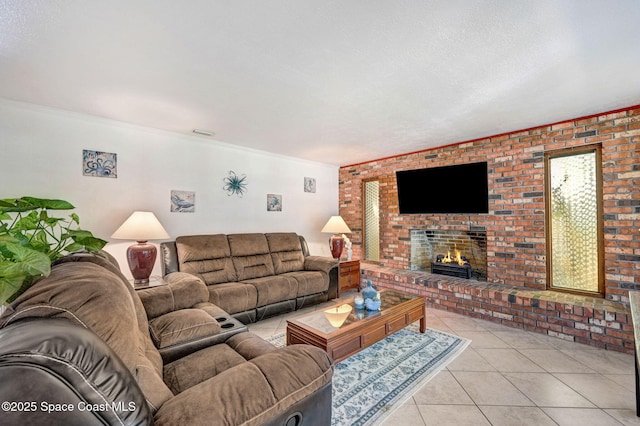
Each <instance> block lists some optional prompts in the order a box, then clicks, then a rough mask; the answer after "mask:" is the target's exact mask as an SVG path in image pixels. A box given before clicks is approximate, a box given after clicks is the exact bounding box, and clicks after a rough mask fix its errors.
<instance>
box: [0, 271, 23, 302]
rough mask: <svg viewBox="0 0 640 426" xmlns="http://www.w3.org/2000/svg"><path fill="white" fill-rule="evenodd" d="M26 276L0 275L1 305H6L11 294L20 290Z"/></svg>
mask: <svg viewBox="0 0 640 426" xmlns="http://www.w3.org/2000/svg"><path fill="white" fill-rule="evenodd" d="M25 278H26V276H25V275H21V276H20V275H14V276H11V277H3V276H0V305H4V304H5V303H6V301H7V300H8V299H9V298H10V297H11V296H13V295H14V294H15V293H16V292H17V291H18V290H20V287H22V283H23V282H24V280H25Z"/></svg>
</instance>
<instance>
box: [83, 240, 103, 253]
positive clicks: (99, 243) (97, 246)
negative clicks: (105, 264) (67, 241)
mask: <svg viewBox="0 0 640 426" xmlns="http://www.w3.org/2000/svg"><path fill="white" fill-rule="evenodd" d="M82 244H83V245H84V247H85V248H86V249H87V250H88V251H91V252H94V251H99V250H102V248H103V247H104V246H106V245H107V242H106V241H105V240H102V239H100V238H96V237H89V238H85V239H83V240H82Z"/></svg>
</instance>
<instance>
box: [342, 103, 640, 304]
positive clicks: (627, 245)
mask: <svg viewBox="0 0 640 426" xmlns="http://www.w3.org/2000/svg"><path fill="white" fill-rule="evenodd" d="M595 143H599V144H601V145H602V162H603V164H602V171H603V180H604V182H603V197H604V201H603V205H604V228H605V235H604V250H605V287H606V297H607V299H610V300H615V301H622V302H627V301H628V299H627V294H628V290H629V289H640V231H639V228H640V106H635V107H633V108H630V109H628V110H625V111H617V112H612V113H603V114H601V115H598V116H594V117H588V118H581V119H576V120H571V121H566V122H562V123H557V124H552V125H547V126H542V127H537V128H534V129H529V130H524V131H519V132H514V133H509V134H504V135H499V136H495V137H490V138H485V139H480V140H475V141H470V142H463V143H460V144H457V145H452V146H447V147H442V148H437V149H432V150H427V151H422V152H417V153H411V154H406V155H399V156H396V157H392V158H387V159H382V160H377V161H372V162H368V163H364V164H358V165H353V166H345V167H342V168H341V169H340V172H339V187H340V195H339V197H340V215H341V216H342V217H343V218H344V219H345V221H346V222H347V224H348V225H349V227H350V228H351V230H352V231H353V234H352V235H351V237H350V238H351V240H352V241H353V243H354V244H353V249H354V258H356V259H357V258H361V248H362V247H361V244H362V181H363V180H366V179H374V178H375V179H378V180H379V181H380V238H381V244H380V246H381V247H380V248H381V251H380V264H381V265H382V266H385V267H391V268H401V269H408V267H409V261H410V243H409V231H410V230H411V229H425V228H433V227H437V228H439V229H459V230H466V229H469V227H470V226H482V227H485V228H486V231H487V274H488V281H489V282H494V283H500V284H509V285H517V286H522V287H529V288H537V289H544V288H545V287H546V266H545V257H546V248H545V203H544V153H545V152H546V151H553V150H557V149H562V148H568V147H574V146H581V145H588V144H595ZM478 161H488V166H489V179H488V181H489V198H490V199H489V214H485V215H479V214H470V215H459V214H446V215H444V214H439V215H427V214H411V215H400V214H399V212H398V199H397V187H396V179H395V172H396V170H410V169H417V168H424V167H438V166H445V165H451V164H463V163H471V162H478Z"/></svg>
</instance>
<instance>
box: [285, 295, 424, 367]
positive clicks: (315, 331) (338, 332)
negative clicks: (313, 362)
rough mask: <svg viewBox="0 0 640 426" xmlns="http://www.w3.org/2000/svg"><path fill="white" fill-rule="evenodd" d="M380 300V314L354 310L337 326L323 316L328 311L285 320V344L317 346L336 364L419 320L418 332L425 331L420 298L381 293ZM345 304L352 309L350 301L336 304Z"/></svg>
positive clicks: (421, 298)
mask: <svg viewBox="0 0 640 426" xmlns="http://www.w3.org/2000/svg"><path fill="white" fill-rule="evenodd" d="M380 300H381V301H382V305H381V307H380V311H367V310H356V309H355V308H354V309H353V310H352V311H351V314H349V317H348V318H347V320H346V321H345V323H344V324H343V325H342V326H340V327H334V326H332V325H331V324H330V323H329V321H328V320H327V318H326V316H325V315H324V311H325V310H327V309H330V308H326V309H322V310H319V311H315V312H311V313H309V314H306V315H301V316H299V317H296V318H292V319H290V320H287V345H295V344H301V343H303V344H308V345H313V346H317V347H319V348H321V349H323V350H325V351H326V352H327V353H328V354H329V356H331V357H332V358H333V360H334V361H335V362H339V361H342V360H343V359H345V358H347V357H349V356H351V355H353V354H355V353H356V352H359V351H361V350H362V349H364V348H366V347H368V346H371V345H372V344H374V343H376V342H378V341H380V340H382V339H384V338H385V337H387V336H388V335H390V334H392V333H395V332H396V331H398V330H400V329H402V328H404V327H406V326H407V325H409V324H411V323H413V322H415V321H418V320H420V332H421V333H424V332H425V330H426V327H427V325H426V320H425V303H424V297H420V296H413V295H411V294H406V293H401V292H397V291H392V290H383V291H381V292H380ZM345 303H347V304H350V305H352V306H353V300H347V301H345V302H343V303H339V304H338V305H343V304H345Z"/></svg>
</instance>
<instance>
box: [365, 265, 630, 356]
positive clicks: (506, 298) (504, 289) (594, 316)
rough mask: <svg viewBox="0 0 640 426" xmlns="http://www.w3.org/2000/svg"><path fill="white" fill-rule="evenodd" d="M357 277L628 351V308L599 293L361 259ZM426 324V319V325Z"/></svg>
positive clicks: (454, 307) (448, 306)
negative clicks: (543, 287) (466, 276)
mask: <svg viewBox="0 0 640 426" xmlns="http://www.w3.org/2000/svg"><path fill="white" fill-rule="evenodd" d="M361 270H362V277H361V278H362V280H363V282H366V280H368V279H369V280H371V281H372V282H373V283H374V285H375V286H377V287H379V288H390V289H396V290H400V291H404V292H407V293H411V294H416V295H421V296H424V297H425V298H426V303H427V306H428V307H431V308H435V309H441V310H445V311H451V312H455V313H457V314H462V315H467V316H470V317H473V318H479V319H483V320H486V321H491V322H494V323H498V324H502V325H506V326H509V327H514V328H520V329H523V330H528V331H533V332H537V333H542V334H547V335H549V336H553V337H557V338H561V339H564V340H568V341H571V342H578V343H584V344H587V345H591V346H596V347H599V348H605V349H610V350H614V351H618V352H625V353H629V354H632V353H633V348H634V339H633V325H632V321H631V313H630V308H629V307H628V306H626V305H624V304H623V303H619V302H613V301H610V300H605V299H602V298H598V297H589V296H578V295H573V294H568V293H562V292H557V291H548V290H546V291H545V290H535V289H527V288H524V287H518V286H509V285H503V284H494V283H488V282H484V281H475V280H467V279H462V278H454V277H449V276H446V275H436V274H431V273H429V272H421V271H409V270H403V269H394V268H385V267H381V266H378V265H373V264H367V263H364V262H363V263H362V264H361ZM427 326H428V324H427Z"/></svg>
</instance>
